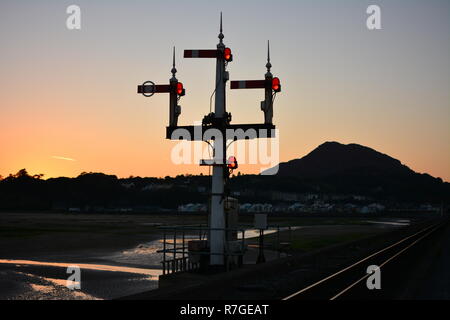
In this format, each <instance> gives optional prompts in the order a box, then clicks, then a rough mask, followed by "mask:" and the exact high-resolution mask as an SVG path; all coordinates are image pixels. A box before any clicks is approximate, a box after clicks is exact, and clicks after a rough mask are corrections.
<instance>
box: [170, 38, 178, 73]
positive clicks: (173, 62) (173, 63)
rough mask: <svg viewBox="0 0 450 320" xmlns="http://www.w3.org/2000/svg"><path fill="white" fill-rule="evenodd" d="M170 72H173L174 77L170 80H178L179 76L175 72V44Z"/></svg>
mask: <svg viewBox="0 0 450 320" xmlns="http://www.w3.org/2000/svg"><path fill="white" fill-rule="evenodd" d="M170 72H172V79H170V80H171V81H176V80H177V78H176V77H175V74H176V73H177V68H175V46H174V47H173V61H172V70H171V71H170Z"/></svg>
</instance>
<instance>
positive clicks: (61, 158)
mask: <svg viewBox="0 0 450 320" xmlns="http://www.w3.org/2000/svg"><path fill="white" fill-rule="evenodd" d="M52 158H54V159H59V160H67V161H77V160H75V159H72V158H66V157H60V156H52Z"/></svg>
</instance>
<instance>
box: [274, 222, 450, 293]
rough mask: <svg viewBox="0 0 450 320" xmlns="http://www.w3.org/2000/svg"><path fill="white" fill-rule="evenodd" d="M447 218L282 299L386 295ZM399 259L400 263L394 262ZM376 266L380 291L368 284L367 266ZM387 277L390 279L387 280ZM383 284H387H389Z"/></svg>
mask: <svg viewBox="0 0 450 320" xmlns="http://www.w3.org/2000/svg"><path fill="white" fill-rule="evenodd" d="M446 223H448V221H447V220H446V221H440V222H437V223H434V224H432V225H429V226H427V227H424V228H422V229H421V230H419V231H417V232H415V233H414V234H412V235H408V236H406V237H404V238H402V239H401V240H398V241H396V242H394V243H392V244H390V245H388V246H386V247H384V248H383V249H381V250H378V251H376V252H374V253H372V254H370V255H368V256H366V257H365V258H362V259H360V260H358V261H356V262H354V263H352V264H351V265H349V266H347V267H345V268H343V269H340V270H339V271H336V272H333V273H332V274H330V275H329V276H326V277H324V278H322V279H321V280H319V281H316V282H314V283H312V284H310V285H307V286H305V287H304V288H302V289H300V290H298V291H296V292H293V293H292V294H290V295H289V296H286V297H284V298H283V299H282V300H336V299H377V298H381V299H383V298H386V293H387V292H388V291H389V290H391V291H392V289H393V287H394V286H395V285H397V286H398V285H399V283H400V282H401V281H400V280H401V278H402V270H405V268H406V269H407V271H406V272H405V273H407V272H409V271H410V269H411V268H410V266H411V265H413V264H414V258H415V257H413V256H412V255H413V253H412V251H414V249H418V250H419V249H423V248H417V247H419V246H421V245H422V244H423V242H424V240H426V239H429V238H430V236H432V235H433V234H434V233H436V231H438V230H440V228H441V227H443V226H444V225H445V224H446ZM395 262H397V263H395ZM371 265H376V266H378V267H379V269H380V274H381V283H382V285H381V290H376V289H373V290H369V289H368V288H367V285H366V281H367V278H368V277H370V276H371V274H370V273H369V274H368V273H367V267H368V266H371ZM385 280H387V281H385ZM383 284H388V285H387V286H386V285H384V286H383Z"/></svg>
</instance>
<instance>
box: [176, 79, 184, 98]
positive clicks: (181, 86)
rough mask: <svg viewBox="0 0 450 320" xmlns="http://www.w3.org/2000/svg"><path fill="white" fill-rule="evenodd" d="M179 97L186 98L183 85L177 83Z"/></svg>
mask: <svg viewBox="0 0 450 320" xmlns="http://www.w3.org/2000/svg"><path fill="white" fill-rule="evenodd" d="M176 92H177V95H179V96H184V88H183V84H182V83H181V82H177V90H176Z"/></svg>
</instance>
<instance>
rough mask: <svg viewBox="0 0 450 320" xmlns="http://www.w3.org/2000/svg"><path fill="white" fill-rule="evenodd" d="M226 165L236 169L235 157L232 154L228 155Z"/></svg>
mask: <svg viewBox="0 0 450 320" xmlns="http://www.w3.org/2000/svg"><path fill="white" fill-rule="evenodd" d="M227 166H228V168H229V169H237V167H238V163H237V160H236V157H234V156H231V157H229V158H228V164H227Z"/></svg>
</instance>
